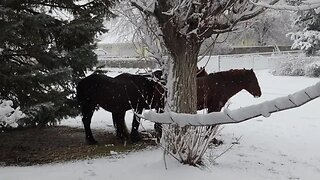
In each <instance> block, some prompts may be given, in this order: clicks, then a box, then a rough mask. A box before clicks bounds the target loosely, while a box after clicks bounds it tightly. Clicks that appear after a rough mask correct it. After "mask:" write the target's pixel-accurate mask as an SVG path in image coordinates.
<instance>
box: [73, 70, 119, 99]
mask: <svg viewBox="0 0 320 180" xmlns="http://www.w3.org/2000/svg"><path fill="white" fill-rule="evenodd" d="M111 84H114V80H113V78H112V77H109V76H106V75H103V74H91V75H89V76H87V77H85V78H83V79H82V80H80V82H79V83H78V85H77V88H76V89H77V98H78V100H79V101H80V102H82V101H85V100H87V99H88V97H91V96H94V95H96V94H98V91H99V90H100V89H101V88H104V89H105V88H106V87H112V86H111Z"/></svg>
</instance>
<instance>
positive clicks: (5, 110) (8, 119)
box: [0, 99, 25, 127]
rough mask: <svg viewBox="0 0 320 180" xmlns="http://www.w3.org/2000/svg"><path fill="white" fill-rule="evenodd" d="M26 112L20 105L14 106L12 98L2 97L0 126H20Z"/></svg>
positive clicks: (0, 102) (0, 101)
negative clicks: (5, 98) (3, 98)
mask: <svg viewBox="0 0 320 180" xmlns="http://www.w3.org/2000/svg"><path fill="white" fill-rule="evenodd" d="M24 117H25V114H24V113H23V112H22V111H21V110H20V107H17V108H15V109H14V108H13V102H12V101H11V100H1V99H0V126H4V127H7V126H9V127H18V125H19V122H18V121H19V119H21V118H24Z"/></svg>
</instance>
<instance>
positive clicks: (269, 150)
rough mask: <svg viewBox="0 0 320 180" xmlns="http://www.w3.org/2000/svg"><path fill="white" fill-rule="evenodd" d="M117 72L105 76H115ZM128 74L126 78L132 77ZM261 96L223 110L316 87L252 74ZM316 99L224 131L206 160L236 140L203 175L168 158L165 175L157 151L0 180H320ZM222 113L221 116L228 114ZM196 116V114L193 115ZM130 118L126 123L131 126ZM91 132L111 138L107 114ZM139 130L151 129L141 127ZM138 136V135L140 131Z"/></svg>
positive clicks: (26, 170) (237, 100)
mask: <svg viewBox="0 0 320 180" xmlns="http://www.w3.org/2000/svg"><path fill="white" fill-rule="evenodd" d="M119 71H120V69H119V70H115V71H113V72H108V74H111V75H116V73H118V72H119ZM136 71H137V70H136V69H130V70H129V72H136ZM255 72H256V75H257V78H258V80H259V82H260V86H261V90H262V96H261V97H260V98H252V96H251V95H250V94H249V93H247V92H246V91H241V92H240V93H238V94H237V95H235V96H234V97H232V98H231V99H230V104H229V110H230V111H232V110H235V109H238V108H239V107H245V106H249V105H254V104H259V103H262V102H264V101H269V100H272V99H275V98H279V97H282V96H286V95H288V94H292V93H294V92H296V91H300V90H302V89H304V88H306V87H308V86H311V85H314V84H316V83H317V82H319V79H318V78H307V77H285V76H273V75H271V74H270V73H269V72H268V70H256V71H255ZM319 106H320V99H315V100H313V101H311V102H309V103H307V104H305V105H303V106H301V107H299V108H296V109H291V110H287V111H282V112H279V113H274V114H272V115H271V116H270V117H269V118H264V117H258V118H255V119H252V120H249V121H246V122H242V123H239V124H229V125H224V126H223V129H222V131H221V135H220V137H218V138H221V139H223V141H224V144H223V145H221V146H219V147H217V148H215V149H211V150H209V152H208V156H212V157H215V156H218V155H219V154H221V153H223V152H224V151H225V150H226V149H227V148H229V147H230V146H231V144H232V143H234V142H237V139H238V138H240V137H241V139H240V140H239V144H235V145H234V146H233V147H232V148H231V150H229V151H227V152H226V153H225V154H223V155H222V156H221V157H219V158H218V159H216V160H215V161H214V162H213V163H210V162H208V163H207V167H204V168H203V169H199V168H195V167H190V166H187V165H181V164H179V163H178V162H176V161H175V160H173V159H170V158H169V157H167V158H166V160H167V170H166V169H165V165H164V161H163V152H162V150H161V149H160V148H155V149H146V150H144V151H140V152H134V153H129V154H127V155H124V154H120V153H119V154H117V153H116V152H113V153H114V155H113V156H111V157H103V158H99V159H87V160H82V161H74V162H66V163H56V164H48V165H38V166H30V167H0V179H1V180H37V179H39V180H40V179H46V180H55V179H68V180H91V179H92V180H105V179H108V180H109V179H110V180H122V179H129V178H130V179H131V178H133V179H139V180H149V179H154V180H158V179H159V180H162V179H183V180H194V179H223V180H234V179H237V180H242V179H243V180H269V179H302V180H304V179H306V180H318V179H320V153H319V152H320V144H319V137H320V131H319V130H320V121H319V117H320V111H319V110H318V109H319ZM229 110H226V111H229ZM199 113H202V112H199ZM131 121H132V112H131V111H128V112H127V116H126V122H127V124H128V126H131V125H130V124H131ZM66 124H68V125H72V126H77V127H82V124H81V121H80V118H76V119H67V120H64V121H63V122H62V125H66ZM93 127H94V128H103V129H105V130H106V131H111V132H114V128H113V127H112V119H111V114H110V113H108V112H105V111H103V110H99V111H97V112H96V113H95V114H94V117H93ZM143 127H144V128H145V129H151V128H153V124H152V123H151V122H148V121H143ZM142 130H143V129H142Z"/></svg>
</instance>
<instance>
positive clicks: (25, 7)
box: [0, 0, 114, 126]
mask: <svg viewBox="0 0 320 180" xmlns="http://www.w3.org/2000/svg"><path fill="white" fill-rule="evenodd" d="M113 3H114V1H113V0H99V1H97V0H93V1H90V0H88V2H86V3H84V1H79V0H63V1H62V0H0V99H11V100H13V101H14V102H15V104H16V105H19V106H21V108H22V110H23V111H24V112H25V113H27V114H28V115H29V116H28V117H29V119H30V120H29V121H27V125H31V126H34V125H46V124H47V122H51V123H54V122H56V121H57V120H59V119H61V118H63V117H64V116H67V115H77V114H78V110H77V104H76V102H75V101H74V97H75V94H74V93H75V92H74V89H75V85H76V84H77V82H78V80H79V79H80V78H82V77H83V76H84V73H85V71H86V70H89V69H91V68H92V67H93V66H94V65H95V63H96V61H97V57H96V55H95V54H94V53H93V50H94V49H95V44H94V38H95V36H96V35H97V34H98V33H103V32H106V29H105V28H104V27H103V24H102V22H103V20H104V19H105V18H110V17H112V16H113V14H112V13H111V11H110V10H109V8H108V7H111V6H112V5H113ZM31 119H32V120H31Z"/></svg>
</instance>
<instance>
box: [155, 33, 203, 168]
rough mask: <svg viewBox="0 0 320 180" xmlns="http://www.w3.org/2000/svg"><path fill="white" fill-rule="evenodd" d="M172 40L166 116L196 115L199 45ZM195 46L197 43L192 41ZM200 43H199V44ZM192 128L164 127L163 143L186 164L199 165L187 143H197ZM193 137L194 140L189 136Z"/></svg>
mask: <svg viewBox="0 0 320 180" xmlns="http://www.w3.org/2000/svg"><path fill="white" fill-rule="evenodd" d="M167 37H171V42H170V44H168V46H167V47H169V48H168V49H169V51H170V52H171V56H172V58H171V59H169V63H168V66H169V68H168V69H169V70H168V76H167V88H168V98H167V103H166V107H165V111H167V112H176V113H191V114H195V113H197V86H196V72H197V60H198V53H199V48H200V43H190V42H188V40H190V39H188V38H186V37H184V39H183V38H181V36H178V38H176V40H173V37H177V36H172V34H171V36H167ZM193 42H194V41H193ZM196 42H198V41H196ZM191 131H192V132H194V128H193V127H188V126H186V127H183V128H181V127H179V126H177V125H166V126H165V127H163V136H162V141H161V143H162V144H163V146H164V148H165V149H166V150H167V151H169V153H170V154H171V155H173V156H175V158H177V159H179V161H180V162H182V163H184V164H190V165H196V164H197V163H198V162H197V158H194V156H197V157H198V155H197V152H195V151H194V150H193V147H192V146H193V144H192V143H189V142H188V141H187V140H188V139H194V138H192V137H191V136H192V135H194V134H195V133H191ZM190 135H191V136H190Z"/></svg>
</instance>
